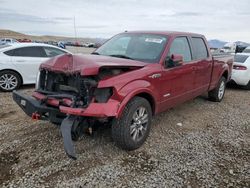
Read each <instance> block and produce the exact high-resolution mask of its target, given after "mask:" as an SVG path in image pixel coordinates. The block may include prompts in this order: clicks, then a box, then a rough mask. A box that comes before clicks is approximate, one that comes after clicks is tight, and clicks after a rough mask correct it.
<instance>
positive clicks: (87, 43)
mask: <svg viewBox="0 0 250 188" xmlns="http://www.w3.org/2000/svg"><path fill="white" fill-rule="evenodd" d="M83 47H87V48H94V47H95V43H93V42H86V43H84V44H83Z"/></svg>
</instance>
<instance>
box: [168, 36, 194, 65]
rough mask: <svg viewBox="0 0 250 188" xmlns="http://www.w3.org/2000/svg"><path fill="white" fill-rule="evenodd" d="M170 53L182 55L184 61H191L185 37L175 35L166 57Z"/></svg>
mask: <svg viewBox="0 0 250 188" xmlns="http://www.w3.org/2000/svg"><path fill="white" fill-rule="evenodd" d="M172 54H178V55H182V56H183V61H184V62H189V61H191V59H192V57H191V51H190V46H189V43H188V39H187V37H177V38H175V39H174V41H173V42H172V44H171V47H170V49H169V52H168V58H169V57H170V56H171V55H172Z"/></svg>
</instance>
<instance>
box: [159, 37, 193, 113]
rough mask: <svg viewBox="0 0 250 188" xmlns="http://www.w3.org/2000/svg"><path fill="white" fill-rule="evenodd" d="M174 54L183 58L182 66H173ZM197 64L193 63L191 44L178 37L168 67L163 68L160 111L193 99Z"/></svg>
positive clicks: (174, 41) (171, 49) (173, 43)
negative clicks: (172, 57)
mask: <svg viewBox="0 0 250 188" xmlns="http://www.w3.org/2000/svg"><path fill="white" fill-rule="evenodd" d="M172 54H179V55H182V56H183V64H182V65H178V66H175V65H171V64H170V63H168V62H169V59H170V57H171V55H172ZM195 69H196V67H195V63H194V62H192V55H191V49H190V44H189V41H188V39H187V37H177V38H175V39H174V40H173V42H172V44H171V47H170V50H169V53H168V56H167V58H166V65H165V67H164V68H163V71H162V76H161V78H160V80H161V86H162V88H161V104H160V111H164V110H166V109H168V108H171V107H173V106H175V105H177V104H179V103H182V102H184V101H186V100H188V99H190V98H192V95H193V94H192V91H193V90H194V83H195V72H196V71H195Z"/></svg>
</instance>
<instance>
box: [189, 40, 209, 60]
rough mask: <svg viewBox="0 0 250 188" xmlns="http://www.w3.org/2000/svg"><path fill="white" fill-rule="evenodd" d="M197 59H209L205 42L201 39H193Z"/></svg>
mask: <svg viewBox="0 0 250 188" xmlns="http://www.w3.org/2000/svg"><path fill="white" fill-rule="evenodd" d="M192 42H193V47H194V58H195V59H206V58H207V57H208V52H207V47H206V45H205V42H204V40H203V39H202V38H200V37H192Z"/></svg>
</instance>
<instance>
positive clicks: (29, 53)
mask: <svg viewBox="0 0 250 188" xmlns="http://www.w3.org/2000/svg"><path fill="white" fill-rule="evenodd" d="M12 56H22V57H46V54H45V52H44V50H43V48H42V47H24V48H18V49H15V50H14V52H13V54H12Z"/></svg>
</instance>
